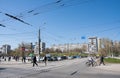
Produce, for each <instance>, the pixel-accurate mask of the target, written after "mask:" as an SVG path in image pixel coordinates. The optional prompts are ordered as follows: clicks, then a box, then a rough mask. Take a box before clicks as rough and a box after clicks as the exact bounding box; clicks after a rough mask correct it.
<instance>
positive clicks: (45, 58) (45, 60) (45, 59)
mask: <svg viewBox="0 0 120 78" xmlns="http://www.w3.org/2000/svg"><path fill="white" fill-rule="evenodd" d="M44 62H45V66H47V57H46V56H45V57H44Z"/></svg>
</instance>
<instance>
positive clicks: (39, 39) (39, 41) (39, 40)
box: [38, 28, 41, 62]
mask: <svg viewBox="0 0 120 78" xmlns="http://www.w3.org/2000/svg"><path fill="white" fill-rule="evenodd" d="M40 43H41V38H40V28H39V36H38V48H39V62H40V52H41V46H40Z"/></svg>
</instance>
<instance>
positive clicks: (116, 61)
mask: <svg viewBox="0 0 120 78" xmlns="http://www.w3.org/2000/svg"><path fill="white" fill-rule="evenodd" d="M105 62H107V63H120V59H116V58H105Z"/></svg>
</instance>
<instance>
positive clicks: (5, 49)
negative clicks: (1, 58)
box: [0, 44, 11, 54]
mask: <svg viewBox="0 0 120 78" xmlns="http://www.w3.org/2000/svg"><path fill="white" fill-rule="evenodd" d="M10 51H11V46H10V45H8V44H5V45H2V47H1V48H0V52H1V53H2V54H8V53H9V52H10Z"/></svg>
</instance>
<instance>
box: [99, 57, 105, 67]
mask: <svg viewBox="0 0 120 78" xmlns="http://www.w3.org/2000/svg"><path fill="white" fill-rule="evenodd" d="M101 64H103V65H105V63H104V56H103V55H102V56H101V57H100V64H99V66H100V65H101Z"/></svg>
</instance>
